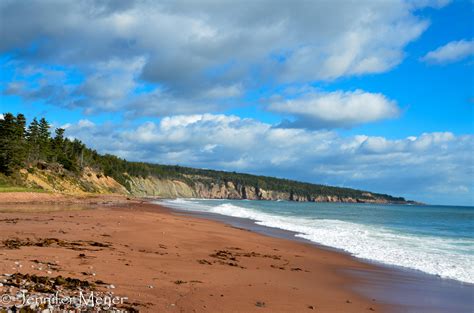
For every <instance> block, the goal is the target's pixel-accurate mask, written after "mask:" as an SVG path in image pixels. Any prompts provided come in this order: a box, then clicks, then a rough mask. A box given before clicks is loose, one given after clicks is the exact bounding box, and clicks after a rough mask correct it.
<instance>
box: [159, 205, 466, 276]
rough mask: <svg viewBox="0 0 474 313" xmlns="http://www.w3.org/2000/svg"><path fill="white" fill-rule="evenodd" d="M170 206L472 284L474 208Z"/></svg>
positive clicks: (360, 256) (414, 206)
mask: <svg viewBox="0 0 474 313" xmlns="http://www.w3.org/2000/svg"><path fill="white" fill-rule="evenodd" d="M160 203H161V204H164V205H166V206H169V207H174V208H179V209H184V210H190V211H197V212H207V213H216V214H221V215H227V216H233V217H241V218H247V219H251V220H253V221H255V223H257V224H259V225H263V226H268V227H275V228H280V229H284V230H289V231H292V232H295V233H296V235H295V236H297V237H301V238H305V239H307V240H310V241H313V242H315V243H318V244H322V245H326V246H330V247H334V248H338V249H342V250H345V251H347V252H349V253H351V254H352V255H354V256H356V257H359V258H363V259H368V260H373V261H377V262H382V263H385V264H390V265H397V266H402V267H407V268H411V269H416V270H420V271H423V272H426V273H429V274H435V275H439V276H441V277H444V278H451V279H455V280H459V281H462V282H468V283H474V208H473V207H456V206H429V205H426V206H417V205H379V204H344V203H298V202H289V201H249V200H201V199H186V200H183V199H176V200H164V201H160Z"/></svg>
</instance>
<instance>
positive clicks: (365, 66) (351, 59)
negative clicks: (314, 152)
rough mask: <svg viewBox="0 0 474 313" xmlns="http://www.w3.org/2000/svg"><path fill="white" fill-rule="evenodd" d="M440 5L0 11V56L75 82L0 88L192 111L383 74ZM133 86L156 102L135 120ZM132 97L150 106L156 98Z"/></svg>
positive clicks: (53, 98) (12, 5)
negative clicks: (265, 92)
mask: <svg viewBox="0 0 474 313" xmlns="http://www.w3.org/2000/svg"><path fill="white" fill-rule="evenodd" d="M444 4H446V3H445V1H434V2H433V1H418V2H411V1H403V0H399V1H363V2H353V1H342V2H341V1H333V2H320V1H309V2H308V1H296V2H280V3H278V5H275V3H274V1H270V0H266V1H257V2H252V3H249V2H248V1H244V2H242V1H228V2H219V4H216V3H214V2H212V1H210V2H208V1H204V2H199V3H197V2H192V1H191V2H181V1H172V2H169V1H164V2H158V1H137V2H135V1H101V2H90V1H86V2H82V1H54V0H52V1H31V2H28V4H26V3H24V2H21V1H2V2H0V23H1V24H0V37H1V38H2V40H1V42H0V52H3V53H8V52H12V51H15V53H14V54H12V55H14V59H15V60H17V61H27V62H28V64H35V65H47V66H51V65H52V66H54V67H59V68H62V69H63V70H64V71H73V72H74V74H75V75H77V74H80V75H84V76H85V80H84V82H82V84H81V85H80V86H63V85H62V84H60V83H52V82H51V81H50V79H51V78H47V81H46V82H45V84H43V85H41V87H40V88H38V86H37V85H35V86H31V85H26V86H25V89H18V88H16V89H14V88H12V89H10V90H9V91H10V94H15V93H16V94H19V95H21V96H24V97H25V98H26V99H28V100H39V99H46V100H47V101H48V102H50V103H53V104H57V105H60V106H68V107H80V108H83V109H84V110H86V111H87V112H91V113H92V112H94V111H110V110H120V109H124V107H125V108H128V109H130V111H131V112H132V115H157V114H159V115H162V116H163V115H166V114H190V113H203V112H206V110H207V109H209V107H211V106H212V107H214V108H218V107H220V105H221V101H226V100H228V98H230V99H235V98H239V97H241V96H242V95H244V94H245V93H246V92H248V91H249V90H251V89H255V88H259V87H260V86H261V85H262V84H268V83H270V84H278V83H281V82H285V83H288V82H290V83H294V82H301V83H305V82H313V81H318V80H332V79H336V78H339V77H345V76H351V75H363V74H368V73H380V72H385V71H388V70H390V69H391V68H393V67H394V66H396V65H397V64H399V63H400V62H401V61H402V60H403V57H404V52H403V50H404V48H405V46H406V45H407V44H408V43H409V42H411V41H413V40H415V39H417V38H418V37H419V36H420V34H421V33H422V32H423V31H424V30H425V29H426V28H427V27H428V22H427V21H426V20H424V19H423V18H422V17H419V16H417V15H416V14H417V13H416V12H417V10H419V9H420V8H421V7H424V6H434V7H440V6H442V5H444ZM270 8H271V9H270ZM33 12H34V14H33ZM26 20H27V21H28V23H24V21H26ZM177 30H179V31H177ZM33 43H35V49H30V48H31V45H32V44H33ZM137 60H139V61H137ZM107 64H109V65H110V67H107V66H105V65H107ZM114 64H119V65H120V66H121V67H122V68H123V69H124V70H122V71H118V70H117V66H114ZM20 65H21V64H20ZM128 65H130V66H128ZM114 68H115V69H114ZM43 76H44V75H43ZM73 78H75V79H77V77H76V76H74V77H73ZM71 81H74V79H72V80H68V82H69V83H70V82H71ZM144 82H147V83H151V84H153V85H154V87H156V88H157V90H159V96H160V97H161V96H163V97H164V98H165V99H166V100H165V101H156V99H155V100H153V101H154V104H152V105H151V106H152V109H150V110H143V108H144V106H143V102H142V101H141V100H137V101H135V99H129V97H130V93H133V91H134V89H135V88H139V87H140V86H141V84H143V83H144ZM74 87H78V88H74ZM71 89H72V90H71ZM142 91H143V90H142ZM71 93H72V94H73V95H75V96H76V98H77V99H75V100H74V101H71V100H70V98H71ZM142 96H143V98H145V99H146V98H147V96H149V97H150V98H154V97H155V98H156V90H151V91H150V90H149V89H147V91H146V92H142ZM158 103H159V104H158ZM190 103H192V104H190ZM176 104H179V105H176ZM134 105H136V106H137V107H134ZM181 107H186V108H185V109H182V108H181ZM200 107H202V108H200ZM173 109H175V110H178V111H173Z"/></svg>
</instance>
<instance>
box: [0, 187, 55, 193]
mask: <svg viewBox="0 0 474 313" xmlns="http://www.w3.org/2000/svg"><path fill="white" fill-rule="evenodd" d="M0 192H46V191H45V190H44V189H40V188H28V187H19V186H0Z"/></svg>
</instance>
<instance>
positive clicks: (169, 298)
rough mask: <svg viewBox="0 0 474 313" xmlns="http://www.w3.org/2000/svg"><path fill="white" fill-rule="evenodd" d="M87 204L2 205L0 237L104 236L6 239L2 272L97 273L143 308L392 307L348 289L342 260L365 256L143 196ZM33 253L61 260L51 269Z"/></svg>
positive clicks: (351, 265)
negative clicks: (13, 244)
mask: <svg viewBox="0 0 474 313" xmlns="http://www.w3.org/2000/svg"><path fill="white" fill-rule="evenodd" d="M0 203H1V201H0ZM26 206H28V207H30V208H31V207H32V206H34V205H33V204H26ZM85 208H86V209H87V210H74V211H71V210H65V211H52V212H44V211H42V212H41V211H40V212H34V211H31V210H29V211H28V212H27V213H26V212H24V213H17V212H7V213H0V220H1V221H0V223H1V224H2V225H1V227H0V238H1V239H2V240H3V241H4V240H5V239H12V238H17V239H21V240H23V241H25V240H26V238H29V240H31V241H32V240H33V239H35V240H39V239H41V238H57V242H66V243H71V242H72V243H74V241H76V242H77V241H81V242H86V241H87V242H90V241H94V242H99V243H101V244H104V248H100V249H89V248H87V249H86V250H84V252H82V254H84V255H85V256H84V257H78V255H79V256H80V255H81V253H79V251H77V250H74V249H70V248H69V247H68V246H67V245H58V244H53V245H51V246H35V245H34V244H31V243H30V244H29V245H27V246H21V247H19V249H7V248H6V247H5V246H4V243H3V247H1V248H0V254H1V258H2V260H3V261H1V262H0V273H10V274H13V273H14V272H19V273H23V274H25V273H29V274H36V275H46V276H52V277H54V276H57V275H62V276H64V277H66V276H68V277H74V278H79V279H83V280H90V281H94V280H101V281H104V282H106V283H107V285H113V286H114V288H113V292H114V293H115V294H116V295H123V296H126V297H128V298H129V299H130V304H129V305H131V306H135V307H136V308H137V309H139V310H140V311H141V312H142V311H143V312H156V311H160V312H176V311H182V312H216V311H220V312H260V311H268V312H312V311H313V310H314V311H316V312H318V311H320V312H347V311H351V312H367V311H376V312H388V311H389V308H388V307H387V306H386V305H384V304H383V303H379V302H378V301H377V299H374V300H372V299H369V298H366V297H363V296H361V295H359V294H357V293H356V292H354V291H353V290H351V286H353V285H354V283H355V282H356V280H357V279H356V278H350V277H349V275H347V274H344V273H342V272H341V271H340V269H364V268H367V267H369V266H368V265H365V264H362V263H359V262H356V261H354V260H351V259H350V258H349V257H347V256H345V255H343V254H340V253H336V252H331V251H324V250H321V249H317V248H315V247H314V246H311V245H309V244H304V243H297V242H294V241H291V240H286V239H277V238H272V237H268V236H264V235H261V234H258V233H254V232H250V231H247V230H242V229H237V228H235V227H232V226H229V225H226V224H223V223H220V222H216V221H210V220H206V219H203V218H196V217H189V216H179V215H178V214H175V213H173V212H172V211H171V210H170V209H168V208H164V207H161V206H159V205H156V204H150V203H147V202H141V201H140V200H124V201H123V202H122V203H117V204H113V205H102V204H100V203H99V204H96V205H95V207H94V209H92V210H90V209H88V208H89V207H88V206H86V207H85ZM20 242H21V241H20ZM0 245H2V244H0ZM106 245H107V246H108V247H105V246H106ZM33 261H37V262H41V264H50V263H54V264H57V265H58V266H57V267H54V268H49V269H48V271H45V268H41V269H40V268H39V267H38V263H35V262H33ZM56 262H57V263H56ZM20 265H21V267H20ZM92 271H94V276H93V277H92V276H90V275H91V272H92ZM0 279H1V278H0ZM4 287H5V286H4ZM101 288H102V287H101ZM3 291H5V290H3ZM104 292H110V289H107V288H105V289H104Z"/></svg>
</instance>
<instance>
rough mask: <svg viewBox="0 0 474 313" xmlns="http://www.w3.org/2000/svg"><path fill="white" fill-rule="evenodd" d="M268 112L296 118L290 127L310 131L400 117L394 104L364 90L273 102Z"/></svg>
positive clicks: (381, 95) (310, 95)
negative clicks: (309, 129)
mask: <svg viewBox="0 0 474 313" xmlns="http://www.w3.org/2000/svg"><path fill="white" fill-rule="evenodd" d="M268 109H269V110H271V111H274V112H279V113H284V114H289V115H291V116H293V117H295V118H296V121H295V122H292V123H290V124H291V125H293V126H298V127H302V126H303V127H308V128H325V127H327V128H332V127H351V126H354V125H359V124H363V123H368V122H374V121H378V120H382V119H387V118H394V117H397V116H398V114H399V109H398V107H397V105H396V103H395V101H392V100H390V99H388V98H387V97H385V96H384V95H383V94H380V93H369V92H365V91H363V90H355V91H353V92H344V91H335V92H328V93H323V92H317V91H312V92H307V93H304V94H303V95H300V96H297V97H296V98H293V99H286V100H279V101H278V100H277V101H274V102H273V103H271V104H270V105H269V106H268Z"/></svg>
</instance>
